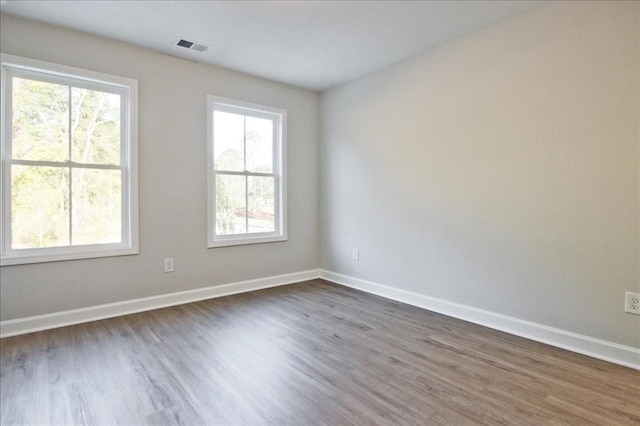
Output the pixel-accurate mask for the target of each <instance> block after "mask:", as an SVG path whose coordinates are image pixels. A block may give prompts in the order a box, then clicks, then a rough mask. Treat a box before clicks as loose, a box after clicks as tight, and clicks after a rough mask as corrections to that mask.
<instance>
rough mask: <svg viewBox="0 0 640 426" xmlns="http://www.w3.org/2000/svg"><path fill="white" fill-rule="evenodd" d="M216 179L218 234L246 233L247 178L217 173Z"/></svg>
mask: <svg viewBox="0 0 640 426" xmlns="http://www.w3.org/2000/svg"><path fill="white" fill-rule="evenodd" d="M215 180H216V235H231V234H244V233H246V232H247V222H246V205H245V203H246V197H245V193H246V187H245V182H246V178H245V177H244V176H229V175H216V176H215Z"/></svg>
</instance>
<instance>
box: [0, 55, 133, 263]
mask: <svg viewBox="0 0 640 426" xmlns="http://www.w3.org/2000/svg"><path fill="white" fill-rule="evenodd" d="M1 60H2V100H1V104H2V185H1V188H0V189H1V192H2V194H1V196H2V209H0V210H1V215H2V219H1V222H2V229H1V232H0V233H1V240H2V241H1V246H2V252H1V261H2V265H3V266H4V265H13V264H20V263H35V262H49V261H56V260H69V259H80V258H89V257H102V256H118V255H125V254H135V253H137V252H138V238H137V173H136V166H137V122H136V114H137V81H135V80H130V79H125V78H122V77H116V76H111V75H106V74H102V73H96V72H92V71H86V70H81V69H77V68H71V67H67V66H62V65H57V64H51V63H47V62H42V61H36V60H33V59H27V58H20V57H16V56H12V55H5V54H3V55H2V56H1Z"/></svg>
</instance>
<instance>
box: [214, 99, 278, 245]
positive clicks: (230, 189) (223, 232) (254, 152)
mask: <svg viewBox="0 0 640 426" xmlns="http://www.w3.org/2000/svg"><path fill="white" fill-rule="evenodd" d="M207 103H208V109H207V111H208V123H207V124H208V139H209V140H208V148H209V200H208V201H209V227H208V229H209V232H208V233H209V238H208V242H209V247H219V246H228V245H239V244H252V243H265V242H272V241H284V240H286V235H287V234H286V199H285V195H286V192H285V184H286V181H285V170H284V165H285V142H286V111H285V110H284V109H280V108H275V107H269V106H264V105H257V104H251V103H247V102H240V101H235V100H231V99H226V98H220V97H216V96H212V95H209V96H208V97H207Z"/></svg>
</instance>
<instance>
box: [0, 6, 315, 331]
mask: <svg viewBox="0 0 640 426" xmlns="http://www.w3.org/2000/svg"><path fill="white" fill-rule="evenodd" d="M1 19H2V20H1V22H0V31H1V33H0V50H1V51H2V52H3V53H9V54H14V55H20V56H26V57H31V58H36V59H40V60H45V61H50V62H56V63H60V64H65V65H70V66H75V67H81V68H86V69H90V70H95V71H100V72H106V73H111V74H116V75H121V76H124V77H130V78H134V79H137V80H138V84H139V99H140V104H139V123H140V124H139V158H140V161H139V167H140V168H139V173H140V185H139V199H140V254H139V255H137V256H125V257H111V258H102V259H92V260H77V261H69V262H54V263H46V264H34V265H23V266H6V267H2V268H1V269H0V278H1V284H0V301H1V305H0V312H1V319H2V320H9V319H13V318H20V317H25V316H30V315H36V314H44V313H50V312H56V311H61V310H67V309H72V308H79V307H85V306H92V305H97V304H103V303H109V302H116V301H121V300H127V299H133V298H139V297H145V296H151V295H158V294H165V293H170V292H175V291H182V290H189V289H194V288H199V287H206V286H212V285H218V284H224V283H229V282H236V281H242V280H247V279H253V278H261V277H267V276H272V275H279V274H284V273H290V272H296V271H303V270H308V269H314V268H316V267H317V261H318V260H317V259H318V253H317V241H318V237H317V233H318V222H317V214H318V213H317V212H318V188H317V185H318V183H317V182H318V160H317V159H318V153H317V150H318V144H317V140H318V95H317V94H316V93H313V92H310V91H305V90H302V89H298V88H294V87H291V86H286V85H283V84H278V83H273V82H270V81H267V80H263V79H259V78H255V77H250V76H247V75H243V74H239V73H236V72H233V71H229V70H224V69H221V68H216V67H212V66H207V65H202V64H197V63H193V62H190V61H185V60H181V59H177V58H173V57H170V56H166V55H162V54H159V53H155V52H152V51H149V50H144V49H141V48H137V47H133V46H130V45H126V44H122V43H118V42H115V41H111V40H107V39H104V38H99V37H94V36H90V35H86V34H82V33H78V32H72V31H68V30H65V29H61V28H56V27H51V26H47V25H42V24H38V23H35V22H30V21H24V20H20V19H17V18H13V17H9V16H2V17H1ZM209 93H210V94H215V95H220V96H225V97H230V98H236V99H240V100H244V101H249V102H255V103H261V104H267V105H273V106H278V107H284V108H286V109H287V110H288V178H289V179H288V189H289V191H288V192H289V197H288V204H289V241H287V242H283V243H271V244H260V245H252V246H240V247H227V248H216V249H207V235H206V232H207V219H206V212H207V209H206V200H207V186H206V178H207V172H206V140H205V139H206V95H207V94H209ZM165 257H174V258H175V265H176V271H175V272H174V273H170V274H165V273H163V271H162V268H163V263H162V261H163V259H164V258H165Z"/></svg>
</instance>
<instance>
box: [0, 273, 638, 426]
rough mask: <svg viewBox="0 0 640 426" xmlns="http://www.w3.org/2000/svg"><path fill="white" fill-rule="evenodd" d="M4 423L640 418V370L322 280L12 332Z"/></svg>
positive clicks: (0, 362)
mask: <svg viewBox="0 0 640 426" xmlns="http://www.w3.org/2000/svg"><path fill="white" fill-rule="evenodd" d="M0 356H1V357H0V371H1V376H0V379H1V389H0V390H1V393H0V395H1V400H0V406H1V407H0V408H1V417H0V423H1V424H2V425H13V424H24V425H32V424H33V425H35V424H38V425H39V424H54V425H71V424H90V425H116V424H121V425H137V424H150V425H164V424H225V425H226V424H229V425H262V424H266V425H287V424H291V425H313V424H327V425H351V424H355V425H372V424H407V425H425V424H432V425H438V424H449V425H467V424H490V425H494V424H513V425H527V424H545V425H546V424H571V425H588V424H597V425H608V424H611V425H613V424H616V425H622V424H635V425H638V424H640V372H638V371H635V370H632V369H629V368H625V367H621V366H617V365H613V364H609V363H606V362H603V361H599V360H596V359H592V358H588V357H585V356H581V355H577V354H574V353H571V352H567V351H564V350H561V349H557V348H553V347H550V346H546V345H543V344H540V343H536V342H532V341H528V340H525V339H522V338H518V337H515V336H511V335H508V334H504V333H501V332H498V331H494V330H490V329H487V328H483V327H480V326H476V325H473V324H470V323H466V322H464V321H459V320H456V319H452V318H449V317H445V316H442V315H439V314H435V313H432V312H429V311H424V310H421V309H418V308H414V307H411V306H407V305H403V304H400V303H396V302H393V301H389V300H386V299H382V298H379V297H376V296H372V295H368V294H365V293H361V292H358V291H354V290H351V289H347V288H343V287H340V286H336V285H333V284H330V283H327V282H325V281H322V280H314V281H309V282H305V283H300V284H296V285H291V286H285V287H280V288H274V289H269V290H263V291H258V292H253V293H247V294H243V295H236V296H231V297H225V298H221V299H214V300H209V301H204V302H198V303H192V304H188V305H182V306H177V307H173V308H166V309H161V310H156V311H151V312H146V313H142V314H136V315H129V316H125V317H119V318H114V319H109V320H104V321H97V322H93V323H87V324H82V325H77V326H72V327H66V328H60V329H56V330H50V331H44V332H39V333H33V334H29V335H24V336H18V337H12V338H6V339H2V340H1V341H0Z"/></svg>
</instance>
